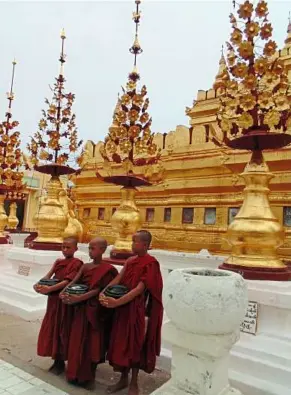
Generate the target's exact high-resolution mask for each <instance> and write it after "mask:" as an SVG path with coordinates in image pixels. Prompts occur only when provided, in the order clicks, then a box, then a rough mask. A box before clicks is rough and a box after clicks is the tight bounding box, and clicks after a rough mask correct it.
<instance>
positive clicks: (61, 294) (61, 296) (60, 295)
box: [59, 292, 66, 300]
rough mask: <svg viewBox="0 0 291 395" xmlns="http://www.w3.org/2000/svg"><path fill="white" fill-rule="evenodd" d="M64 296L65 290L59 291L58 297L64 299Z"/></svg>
mask: <svg viewBox="0 0 291 395" xmlns="http://www.w3.org/2000/svg"><path fill="white" fill-rule="evenodd" d="M65 297H66V294H65V292H61V293H60V294H59V298H60V299H62V300H64V299H65Z"/></svg>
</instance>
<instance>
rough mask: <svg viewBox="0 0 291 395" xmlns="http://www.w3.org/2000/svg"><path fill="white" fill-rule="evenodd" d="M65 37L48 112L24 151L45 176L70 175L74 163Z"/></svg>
mask: <svg viewBox="0 0 291 395" xmlns="http://www.w3.org/2000/svg"><path fill="white" fill-rule="evenodd" d="M65 39H66V35H65V32H64V30H62V32H61V40H62V47H61V54H60V59H59V61H60V64H61V66H60V73H59V76H58V77H57V78H56V82H55V84H54V87H53V89H52V92H53V97H52V100H51V101H49V100H48V99H46V100H45V103H46V104H47V105H48V110H46V111H45V110H42V114H43V117H42V118H41V120H40V121H39V124H38V131H37V132H35V133H34V135H33V137H32V138H31V142H30V144H28V146H27V148H28V150H29V152H30V154H31V163H32V164H33V165H34V166H35V169H36V170H38V171H40V172H42V173H47V174H57V175H62V174H71V173H74V172H75V169H74V168H73V167H74V166H75V162H76V159H75V158H76V156H77V151H78V148H79V147H80V146H81V145H82V141H78V132H77V127H76V115H75V114H74V113H73V112H72V106H73V103H74V100H75V95H74V94H73V93H71V92H69V93H66V92H65V87H64V83H65V81H66V80H65V78H64V64H65V62H66V60H65V59H66V55H65V54H64V44H65Z"/></svg>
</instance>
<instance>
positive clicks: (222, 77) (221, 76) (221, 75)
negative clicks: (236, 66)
mask: <svg viewBox="0 0 291 395" xmlns="http://www.w3.org/2000/svg"><path fill="white" fill-rule="evenodd" d="M228 80H229V73H228V70H227V65H226V61H225V57H224V46H223V45H222V47H221V58H220V60H219V69H218V73H217V75H216V77H215V82H214V84H213V88H214V89H215V90H218V89H220V88H223V87H224V86H225V83H226V82H227V81H228Z"/></svg>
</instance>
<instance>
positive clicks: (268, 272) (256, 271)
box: [219, 263, 291, 281]
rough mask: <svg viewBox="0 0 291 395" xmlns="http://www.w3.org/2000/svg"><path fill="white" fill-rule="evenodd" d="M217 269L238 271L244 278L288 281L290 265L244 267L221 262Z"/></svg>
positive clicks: (290, 275)
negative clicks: (278, 267) (280, 266)
mask: <svg viewBox="0 0 291 395" xmlns="http://www.w3.org/2000/svg"><path fill="white" fill-rule="evenodd" d="M219 269H222V270H230V271H232V272H236V273H239V274H240V275H241V276H242V277H243V278H244V279H245V280H264V281H290V280H291V267H288V266H287V267H286V268H282V269H272V268H266V269H264V268H260V267H246V266H238V265H231V264H228V263H223V264H222V265H220V266H219Z"/></svg>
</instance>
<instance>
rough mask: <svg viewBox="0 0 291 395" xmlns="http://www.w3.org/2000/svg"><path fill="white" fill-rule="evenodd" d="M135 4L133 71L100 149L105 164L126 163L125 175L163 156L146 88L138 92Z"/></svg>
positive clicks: (131, 49)
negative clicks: (157, 140) (156, 136)
mask: <svg viewBox="0 0 291 395" xmlns="http://www.w3.org/2000/svg"><path fill="white" fill-rule="evenodd" d="M135 4H136V10H135V12H134V13H133V20H134V23H135V25H136V26H135V40H134V43H133V45H132V47H131V48H130V50H129V51H130V52H131V53H132V54H133V55H134V64H133V70H132V72H131V73H130V74H129V76H128V82H127V84H126V89H123V88H122V89H123V94H122V96H121V98H120V99H118V103H117V106H116V108H115V111H114V115H113V124H112V125H111V127H110V128H109V133H108V135H107V137H106V138H105V144H104V147H102V148H101V155H102V156H103V158H104V160H105V161H106V163H110V162H111V163H112V162H113V163H123V165H124V169H125V171H126V173H127V172H128V171H127V170H128V169H132V167H133V166H139V165H148V164H151V163H152V164H154V163H156V162H157V161H158V159H159V157H160V151H159V150H158V148H157V145H156V144H155V143H154V142H153V137H154V134H153V133H152V132H151V129H150V127H151V123H152V120H151V118H150V116H149V114H148V112H147V109H148V106H149V99H148V98H146V95H147V89H146V86H142V88H141V89H140V91H138V89H137V83H138V81H139V79H140V75H139V73H138V71H137V55H139V54H140V53H142V49H141V46H140V44H139V41H138V27H139V22H140V15H141V13H140V10H139V4H140V1H138V0H136V1H135ZM126 169H127V170H126Z"/></svg>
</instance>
